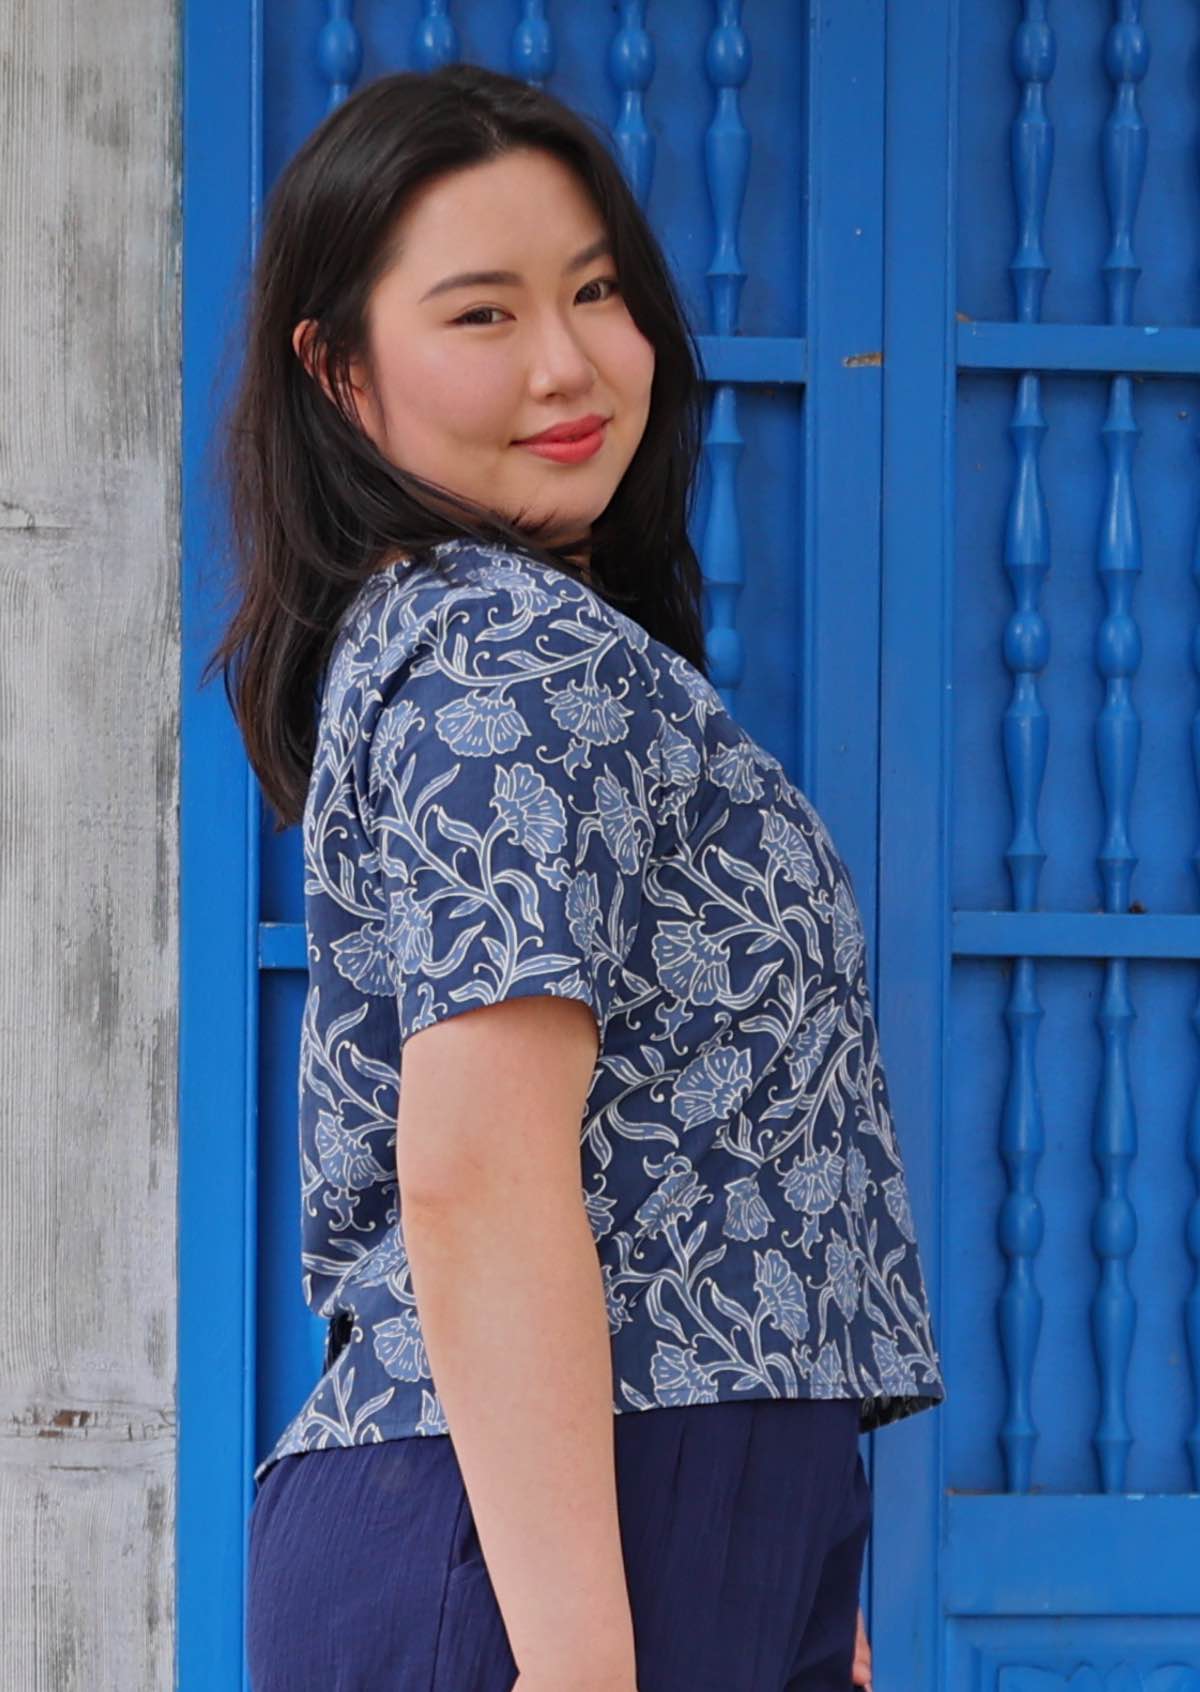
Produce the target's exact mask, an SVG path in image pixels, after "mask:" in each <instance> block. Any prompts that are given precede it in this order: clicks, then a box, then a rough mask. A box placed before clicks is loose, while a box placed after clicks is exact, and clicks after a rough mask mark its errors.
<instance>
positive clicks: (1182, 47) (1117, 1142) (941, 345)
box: [179, 0, 1200, 1692]
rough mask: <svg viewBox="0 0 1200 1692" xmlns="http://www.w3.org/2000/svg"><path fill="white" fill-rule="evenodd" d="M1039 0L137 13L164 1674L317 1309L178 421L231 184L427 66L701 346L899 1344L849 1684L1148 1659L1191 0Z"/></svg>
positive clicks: (1155, 1564)
mask: <svg viewBox="0 0 1200 1692" xmlns="http://www.w3.org/2000/svg"><path fill="white" fill-rule="evenodd" d="M1061 9H1062V13H1063V16H1062V20H1061V22H1060V21H1058V20H1057V18H1055V19H1054V20H1052V23H1051V22H1048V20H1047V10H1046V6H1045V4H1044V3H1042V0H1026V4H1025V5H1024V6H1023V7H1022V6H1021V5H1020V4H1017V3H1016V0H1013V3H1012V4H1010V5H1008V6H1004V7H997V6H995V5H994V4H991V3H990V0H923V3H922V4H921V5H913V6H903V7H902V6H899V5H897V6H894V7H892V8H891V9H890V11H889V12H888V14H887V16H886V28H885V12H884V6H883V4H882V0H837V4H831V3H826V4H817V3H816V0H814V3H812V4H811V5H809V6H804V5H793V4H791V3H790V0H789V3H787V4H785V3H783V0H759V3H758V4H755V3H754V0H747V3H746V4H745V5H744V6H743V5H741V4H739V0H652V3H650V4H642V3H638V0H629V3H626V4H600V3H599V0H595V3H593V0H581V3H578V4H572V5H568V4H566V3H565V0H559V3H557V4H553V3H552V4H550V5H546V4H539V3H537V0H526V3H524V4H521V3H518V0H459V3H458V4H454V5H447V4H445V3H444V0H443V3H437V0H428V3H427V4H420V3H418V0H388V4H386V5H385V4H384V3H383V0H358V3H357V4H351V0H329V4H328V5H326V6H323V5H321V4H319V3H318V0H308V3H307V4H306V5H305V6H304V7H302V8H299V7H297V6H296V5H294V4H285V0H253V3H252V0H206V3H205V5H204V6H203V7H200V6H199V4H194V5H192V6H191V7H189V8H187V10H186V12H185V64H184V71H185V83H184V87H185V121H186V127H185V160H184V168H185V208H184V209H185V252H184V263H185V295H184V312H185V326H184V333H185V370H184V430H185V434H184V451H185V500H184V512H185V537H184V538H185V561H186V571H185V575H186V584H185V601H184V636H185V697H184V769H183V798H184V818H183V825H184V835H183V850H184V886H183V924H184V927H183V968H184V993H185V999H184V1006H183V1012H184V1023H183V1048H182V1049H183V1061H182V1074H181V1118H182V1122H183V1147H182V1169H181V1182H182V1185H181V1206H182V1208H181V1230H182V1234H181V1260H180V1275H181V1318H180V1319H181V1348H180V1406H181V1447H180V1450H181V1456H180V1471H179V1480H180V1491H179V1580H180V1586H179V1685H180V1686H181V1687H182V1688H185V1689H186V1692H193V1689H194V1692H200V1689H201V1688H203V1689H205V1692H207V1689H208V1688H210V1687H214V1686H218V1685H219V1686H233V1685H234V1684H237V1683H238V1682H239V1680H240V1677H241V1674H242V1667H241V1648H240V1629H241V1591H242V1580H243V1578H244V1568H243V1562H242V1557H243V1537H242V1536H243V1528H244V1520H245V1512H246V1510H247V1509H248V1507H249V1502H250V1498H251V1490H250V1474H251V1471H252V1468H253V1465H254V1463H255V1461H256V1460H257V1458H258V1457H259V1456H260V1455H261V1454H262V1452H263V1451H264V1450H265V1449H266V1448H267V1447H268V1446H269V1444H270V1443H271V1442H272V1441H273V1440H274V1437H275V1435H276V1434H277V1432H278V1431H279V1429H280V1428H281V1427H282V1425H283V1424H284V1422H285V1421H286V1420H287V1419H288V1418H289V1417H290V1416H291V1414H292V1413H293V1412H294V1410H295V1408H296V1407H297V1406H298V1404H299V1403H300V1402H301V1399H302V1398H303V1396H304V1394H305V1393H306V1392H307V1390H308V1387H309V1385H310V1384H311V1380H312V1378H313V1377H314V1375H315V1373H316V1372H319V1368H320V1362H321V1351H322V1347H323V1343H324V1337H325V1335H324V1326H323V1324H320V1323H318V1322H317V1321H316V1320H315V1319H314V1318H313V1317H311V1316H310V1314H309V1313H308V1311H307V1309H306V1308H305V1306H304V1304H303V1302H302V1298H301V1290H300V1271H299V1236H298V1207H299V1192H298V1185H297V1182H298V1175H297V1168H296V1119H295V1076H296V1065H297V1039H298V1028H299V1017H300V1010H301V1005H302V1002H303V993H304V977H303V969H304V958H305V953H304V938H303V930H302V899H301V875H300V857H299V841H298V831H297V830H291V831H289V832H288V833H286V834H284V835H282V836H276V835H274V834H273V833H272V831H271V830H270V828H269V827H268V826H265V825H264V823H263V821H262V819H261V816H260V812H259V806H258V799H257V794H256V791H255V788H254V784H253V782H252V781H251V780H250V779H249V778H248V776H247V772H246V767H245V764H244V760H243V759H242V757H241V754H240V749H239V746H238V743H237V741H236V736H235V735H234V734H233V732H232V728H231V725H230V722H229V720H228V717H227V714H226V712H225V709H224V702H223V701H222V700H220V699H219V698H217V697H216V696H215V690H213V689H209V690H208V691H207V692H205V693H197V692H196V691H195V689H194V678H195V674H196V671H197V669H198V667H199V664H200V662H201V660H202V658H203V656H204V654H205V653H206V651H207V648H208V643H209V641H210V639H211V638H213V637H214V636H215V630H216V627H217V626H218V625H217V622H216V600H217V596H218V590H219V581H218V579H217V577H216V572H215V571H214V569H213V568H212V563H211V561H212V559H213V558H214V557H215V554H216V551H217V550H218V540H219V537H218V536H217V535H216V531H217V530H218V529H219V523H218V521H217V519H216V515H215V513H214V510H213V507H212V505H211V502H210V500H209V498H208V495H207V493H206V491H205V484H204V482H203V480H202V476H201V470H202V467H203V464H204V462H205V452H206V439H207V432H208V427H209V424H210V419H211V414H212V406H213V400H214V396H215V395H216V394H218V393H219V389H220V373H221V371H222V370H223V369H224V368H225V366H224V365H223V364H222V358H223V355H224V354H225V353H226V351H227V347H228V338H229V336H230V335H231V334H233V335H234V336H236V322H237V319H236V305H237V298H238V291H239V289H240V287H241V285H242V281H243V279H244V274H245V267H246V262H247V259H248V256H249V253H250V251H251V249H252V243H253V236H254V228H255V225H256V219H257V216H258V212H259V205H260V200H261V195H262V192H263V190H264V188H266V187H269V185H270V183H271V181H272V180H273V178H274V176H275V174H276V173H277V172H278V170H279V168H280V166H281V165H282V163H283V162H284V160H285V159H286V158H287V157H288V156H289V155H290V153H291V152H292V151H293V150H294V148H295V147H296V146H297V145H298V144H299V142H300V141H301V140H302V139H303V137H304V136H305V135H306V134H307V133H308V131H309V130H310V129H311V127H312V126H313V125H314V124H315V123H316V122H317V121H319V119H320V117H321V116H322V115H323V113H324V112H325V111H326V110H328V108H329V107H330V105H331V104H333V103H335V102H337V101H338V100H340V99H343V98H345V97H346V95H347V94H348V93H349V92H351V91H352V89H353V88H354V87H355V86H357V85H358V84H360V83H361V82H362V81H363V80H365V79H369V78H370V77H372V76H374V75H376V74H379V73H381V72H384V71H387V70H391V69H397V68H432V66H433V65H435V64H437V63H440V62H442V61H443V60H445V59H447V58H454V57H462V58H467V59H472V60H476V61H478V62H482V63H485V64H488V65H491V66H493V67H495V68H499V69H506V70H508V71H510V72H512V73H514V74H516V75H519V76H522V77H526V78H528V79H530V80H534V81H537V82H541V83H544V84H545V85H546V86H548V87H550V88H551V89H552V90H553V91H554V92H556V93H558V94H560V95H562V96H563V97H564V98H566V99H567V100H569V101H571V102H572V103H573V104H576V105H578V106H580V107H582V108H583V109H584V110H586V111H588V112H589V113H590V114H591V115H593V116H594V117H596V118H598V119H599V120H601V122H603V123H604V124H605V125H606V126H607V127H608V129H609V130H610V132H611V135H612V138H613V146H614V149H615V150H616V151H617V153H618V155H619V157H620V158H621V159H622V161H623V163H624V165H625V168H626V171H627V174H628V176H629V179H630V181H631V183H632V184H633V185H634V187H635V189H636V191H637V193H638V195H639V197H640V198H641V201H642V203H643V205H644V206H645V208H646V210H647V212H648V214H649V216H650V218H651V221H652V223H653V224H654V226H655V228H656V229H657V231H658V232H659V234H660V237H661V238H662V240H663V243H664V246H665V248H666V250H667V253H668V256H669V258H670V260H671V262H672V264H673V267H674V269H675V272H676V274H677V276H678V278H679V281H680V286H681V291H682V294H683V297H684V300H685V302H686V304H687V306H688V308H689V311H690V313H691V316H692V320H693V323H694V324H695V326H696V327H697V329H698V330H699V332H700V337H701V349H702V355H703V359H704V365H705V374H706V377H707V381H708V390H707V392H708V421H707V432H706V441H705V449H706V450H705V458H704V470H703V480H702V484H701V489H700V499H699V502H698V505H697V513H696V521H695V527H694V539H695V541H696V544H697V547H698V549H699V551H700V553H701V557H702V561H703V565H704V570H705V575H706V580H707V584H708V595H707V620H708V626H709V638H710V653H711V667H712V674H713V678H714V681H715V682H716V683H717V685H718V686H719V687H720V688H721V689H722V691H723V692H724V693H725V695H726V697H727V699H728V700H729V702H730V705H731V707H732V709H733V710H734V711H735V713H736V714H737V715H738V716H739V717H740V718H741V719H742V720H743V721H744V722H745V723H746V725H747V727H748V728H749V729H750V731H751V732H752V733H753V734H755V735H756V736H757V737H758V738H759V739H760V740H761V741H762V742H763V743H764V744H765V745H766V746H768V747H769V748H770V749H771V750H772V751H774V752H775V753H776V754H777V755H778V756H779V757H780V758H781V759H782V761H783V762H784V764H785V765H786V767H787V768H788V770H789V772H790V773H791V774H792V775H793V777H794V778H795V779H796V780H797V781H798V782H799V783H800V784H801V785H802V786H803V787H804V788H805V789H806V791H808V792H809V793H810V794H811V795H812V797H813V799H814V800H815V801H816V803H817V804H818V805H819V807H820V808H821V810H822V812H823V814H824V815H825V817H826V819H827V820H828V822H829V824H830V827H831V829H832V830H833V832H834V835H835V837H836V838H837V840H838V842H839V845H840V847H841V849H842V852H843V855H844V856H845V857H846V859H847V861H848V863H849V865H850V867H851V870H852V873H853V875H854V878H855V884H856V888H857V890H858V894H859V900H860V903H861V905H862V908H863V913H864V918H865V921H866V925H867V932H868V937H869V941H870V945H871V953H872V961H873V966H874V967H873V976H874V983H873V984H874V988H875V994H876V1001H877V1008H878V1012H879V1023H880V1038H881V1049H882V1054H883V1058H884V1062H885V1064H886V1066H887V1070H888V1074H889V1080H890V1083H891V1088H892V1093H893V1103H894V1108H895V1115H896V1123H897V1128H898V1132H899V1134H900V1136H901V1142H902V1145H903V1148H904V1152H905V1158H906V1164H907V1168H908V1175H909V1187H910V1193H911V1197H912V1202H913V1208H914V1216H915V1220H916V1224H917V1227H918V1231H919V1236H920V1238H921V1241H922V1253H923V1262H924V1265H925V1269H926V1275H927V1279H928V1281H929V1286H930V1292H931V1295H932V1297H933V1299H934V1303H935V1315H936V1316H937V1317H938V1318H939V1323H938V1330H937V1331H938V1338H939V1341H940V1344H941V1350H942V1356H943V1363H944V1367H945V1374H946V1379H947V1386H948V1398H947V1403H946V1406H945V1407H944V1409H943V1410H942V1412H941V1413H940V1414H937V1415H925V1416H920V1417H915V1418H912V1419H911V1420H909V1421H906V1422H901V1423H899V1424H896V1425H895V1426H894V1427H891V1428H888V1429H886V1430H884V1431H883V1433H882V1436H881V1437H875V1436H872V1437H871V1438H870V1439H868V1440H867V1441H866V1442H865V1451H864V1454H865V1456H866V1458H867V1462H868V1472H869V1475H870V1478H871V1483H872V1487H873V1491H874V1495H875V1519H874V1527H873V1532H872V1537H871V1542H870V1545H869V1547H868V1561H867V1568H866V1570H865V1576H864V1585H863V1603H864V1607H865V1609H866V1611H867V1617H868V1626H869V1631H870V1635H871V1640H872V1645H873V1648H874V1658H875V1665H874V1666H875V1684H876V1685H877V1686H878V1687H880V1688H881V1689H882V1692H886V1689H888V1688H896V1689H898V1688H902V1687H903V1688H906V1689H914V1688H918V1687H920V1688H928V1689H930V1692H935V1689H936V1692H941V1689H942V1688H946V1689H948V1692H949V1689H952V1692H957V1689H958V1688H968V1687H969V1688H972V1689H973V1692H974V1689H978V1692H984V1689H991V1688H997V1689H1002V1692H1032V1689H1035V1688H1036V1689H1037V1692H1051V1689H1053V1688H1056V1687H1060V1686H1062V1687H1066V1686H1070V1687H1072V1688H1073V1689H1075V1692H1084V1689H1086V1692H1134V1689H1136V1688H1139V1687H1141V1688H1143V1689H1144V1692H1150V1689H1153V1692H1183V1689H1185V1688H1187V1689H1193V1692H1194V1689H1195V1688H1196V1687H1197V1686H1198V1685H1200V1643H1198V1642H1197V1641H1198V1640H1200V1573H1198V1572H1197V1569H1196V1563H1195V1557H1196V1549H1195V1548H1196V1547H1197V1546H1198V1545H1200V1491H1198V1489H1200V1473H1198V1466H1200V1409H1198V1406H1200V1387H1198V1377H1200V1292H1198V1291H1197V1288H1198V1286H1200V1204H1198V1202H1197V1184H1198V1182H1200V1106H1198V1105H1197V1101H1196V1096H1195V1095H1196V1087H1197V1079H1198V1073H1197V1063H1196V1028H1197V1021H1196V1007H1197V1004H1198V1002H1200V981H1198V980H1197V972H1196V968H1195V960H1196V959H1197V958H1198V957H1200V944H1198V942H1200V915H1197V914H1195V912H1196V907H1197V894H1196V889H1195V884H1194V881H1193V880H1192V877H1194V875H1195V872H1196V859H1195V857H1194V854H1195V852H1196V844H1195V843H1196V841H1197V839H1198V837H1200V805H1198V804H1197V797H1196V793H1197V780H1198V766H1197V763H1196V762H1195V761H1194V759H1193V746H1194V743H1195V744H1197V745H1200V735H1198V733H1197V730H1196V727H1195V718H1196V711H1197V704H1198V703H1200V701H1198V700H1197V688H1196V674H1195V667H1194V666H1195V662H1196V654H1197V652H1198V651H1200V648H1198V646H1197V641H1196V630H1195V624H1196V618H1197V612H1198V610H1200V607H1198V606H1197V604H1196V601H1195V594H1194V590H1193V575H1192V568H1193V561H1194V559H1195V558H1196V542H1195V525H1196V521H1197V511H1196V504H1197V501H1196V478H1195V475H1194V470H1193V467H1194V463H1195V460H1194V452H1195V444H1196V443H1195V428H1194V421H1193V415H1192V414H1193V410H1194V406H1195V400H1196V391H1195V381H1194V378H1195V375H1196V374H1197V369H1198V358H1200V347H1198V341H1200V335H1198V333H1197V331H1195V330H1193V329H1192V328H1190V327H1189V325H1190V324H1191V323H1192V322H1193V321H1195V319H1196V316H1197V304H1198V301H1197V292H1198V289H1200V219H1197V217H1196V196H1197V182H1198V181H1200V174H1198V173H1200V158H1198V157H1197V155H1196V152H1195V142H1196V139H1197V138H1196V135H1195V133H1194V132H1195V129H1196V120H1195V118H1194V116H1193V113H1194V110H1195V98H1194V80H1195V65H1196V62H1197V54H1198V52H1200V24H1198V23H1197V20H1196V18H1195V16H1194V8H1192V7H1190V6H1188V5H1186V4H1185V0H1160V4H1159V5H1158V6H1156V7H1155V8H1153V16H1152V18H1151V20H1150V22H1149V24H1148V46H1147V34H1146V33H1145V32H1143V30H1142V29H1141V27H1140V26H1139V23H1138V8H1137V4H1136V0H1121V3H1119V4H1117V5H1115V6H1114V7H1113V9H1112V10H1111V12H1110V13H1107V14H1106V13H1105V12H1104V10H1103V8H1099V7H1094V8H1093V7H1089V8H1082V7H1071V8H1067V7H1065V6H1064V7H1062V8H1061ZM1056 45H1057V57H1056V56H1055V46H1056ZM1139 266H1140V267H1141V272H1140V274H1139V269H1138V267H1139ZM1138 325H1149V326H1152V327H1151V328H1150V329H1149V330H1148V329H1147V328H1143V327H1138ZM214 384H215V386H214ZM218 1175H219V1177H220V1181H221V1186H220V1189H219V1190H220V1192H221V1195H222V1198H221V1203H220V1206H219V1207H218V1210H217V1220H216V1221H214V1179H215V1177H216V1176H218ZM1072 1677H1074V1678H1072ZM1189 1677H1190V1678H1189Z"/></svg>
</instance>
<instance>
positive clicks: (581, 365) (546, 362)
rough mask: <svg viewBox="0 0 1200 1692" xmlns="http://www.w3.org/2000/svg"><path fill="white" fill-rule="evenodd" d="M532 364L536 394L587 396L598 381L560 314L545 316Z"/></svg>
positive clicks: (531, 378)
mask: <svg viewBox="0 0 1200 1692" xmlns="http://www.w3.org/2000/svg"><path fill="white" fill-rule="evenodd" d="M530 360H531V364H530V376H529V390H530V392H531V393H533V394H538V395H542V394H555V393H586V392H587V390H588V389H589V388H590V387H591V386H592V384H593V383H594V382H595V380H596V367H595V365H594V364H593V363H592V361H591V359H590V358H589V356H588V353H587V349H586V348H585V347H584V345H583V343H582V341H581V340H580V338H579V336H578V334H577V333H576V332H575V330H574V329H572V327H571V325H570V324H569V323H568V322H566V321H565V320H564V318H563V317H562V316H561V314H560V313H559V312H557V311H548V312H545V313H543V315H542V318H541V320H540V323H539V327H538V330H537V332H536V338H535V341H534V345H533V349H532V352H531V355H530Z"/></svg>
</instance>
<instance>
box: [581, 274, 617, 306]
mask: <svg viewBox="0 0 1200 1692" xmlns="http://www.w3.org/2000/svg"><path fill="white" fill-rule="evenodd" d="M606 282H607V284H608V286H609V287H610V288H611V289H612V291H613V294H619V293H620V291H621V284H620V283H619V282H618V281H617V279H616V277H615V276H596V277H593V279H592V280H591V281H590V282H585V283H584V285H583V287H582V288H581V289H580V290H579V292H580V293H581V294H582V293H584V292H585V291H586V290H587V289H588V288H600V287H603V286H604V284H605V283H606ZM605 297H606V298H607V299H610V300H611V299H612V294H608V295H606V296H605Z"/></svg>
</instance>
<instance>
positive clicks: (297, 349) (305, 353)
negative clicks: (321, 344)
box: [292, 317, 333, 400]
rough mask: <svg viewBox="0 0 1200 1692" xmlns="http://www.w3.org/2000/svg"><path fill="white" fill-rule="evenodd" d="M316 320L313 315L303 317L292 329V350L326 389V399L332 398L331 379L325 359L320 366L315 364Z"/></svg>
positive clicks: (310, 373) (315, 379) (314, 378)
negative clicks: (317, 366) (326, 369)
mask: <svg viewBox="0 0 1200 1692" xmlns="http://www.w3.org/2000/svg"><path fill="white" fill-rule="evenodd" d="M316 328H317V325H316V322H315V320H314V319H313V318H311V317H305V318H303V319H302V320H301V321H300V322H299V323H297V325H296V327H295V329H294V330H293V331H292V351H293V352H294V353H295V355H296V357H297V358H298V359H299V360H300V362H301V364H302V365H303V366H304V368H305V370H306V371H307V372H308V374H309V375H310V376H311V377H312V378H313V380H314V381H317V382H320V384H321V387H322V388H323V389H324V391H325V397H326V399H329V400H332V398H333V394H332V392H331V390H330V386H329V379H328V377H327V376H326V374H325V361H324V359H321V361H320V367H319V368H316V367H315V366H314V351H313V343H314V341H315V339H316Z"/></svg>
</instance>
